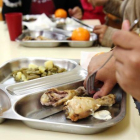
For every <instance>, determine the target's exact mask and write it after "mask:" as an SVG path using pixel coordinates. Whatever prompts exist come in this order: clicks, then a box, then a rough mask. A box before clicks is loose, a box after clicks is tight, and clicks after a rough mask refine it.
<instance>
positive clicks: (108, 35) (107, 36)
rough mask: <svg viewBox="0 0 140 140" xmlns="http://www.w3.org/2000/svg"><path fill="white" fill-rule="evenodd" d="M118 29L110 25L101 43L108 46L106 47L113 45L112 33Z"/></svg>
mask: <svg viewBox="0 0 140 140" xmlns="http://www.w3.org/2000/svg"><path fill="white" fill-rule="evenodd" d="M116 31H118V29H115V28H112V27H108V28H107V30H106V32H105V35H104V37H103V39H102V42H101V45H102V46H106V47H111V46H112V44H113V42H112V35H113V34H114V32H116Z"/></svg>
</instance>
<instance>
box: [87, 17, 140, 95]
mask: <svg viewBox="0 0 140 140" xmlns="http://www.w3.org/2000/svg"><path fill="white" fill-rule="evenodd" d="M139 21H140V18H139V19H136V20H135V21H134V23H133V24H132V25H131V27H130V29H129V31H132V30H133V29H134V28H135V27H136V25H138V23H139ZM113 46H115V45H114V44H113ZM112 56H113V54H111V55H110V56H109V58H108V59H107V60H106V61H105V63H104V64H103V65H102V66H101V67H99V68H98V69H97V70H96V71H94V72H93V73H92V74H91V75H90V76H89V77H88V79H87V83H86V90H87V93H91V92H92V91H93V90H94V91H95V90H96V89H95V87H94V82H95V77H96V74H97V72H98V71H99V70H100V69H101V68H102V67H104V66H105V65H106V63H107V62H108V61H109V60H110V59H111V58H112Z"/></svg>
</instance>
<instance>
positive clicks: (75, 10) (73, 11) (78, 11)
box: [68, 7, 82, 19]
mask: <svg viewBox="0 0 140 140" xmlns="http://www.w3.org/2000/svg"><path fill="white" fill-rule="evenodd" d="M68 12H69V15H70V16H71V17H75V18H77V19H82V10H81V8H79V7H74V8H73V9H69V10H68Z"/></svg>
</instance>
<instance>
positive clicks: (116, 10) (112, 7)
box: [104, 0, 123, 17]
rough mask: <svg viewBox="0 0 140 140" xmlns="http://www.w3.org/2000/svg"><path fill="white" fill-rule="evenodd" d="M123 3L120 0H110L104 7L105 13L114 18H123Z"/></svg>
mask: <svg viewBox="0 0 140 140" xmlns="http://www.w3.org/2000/svg"><path fill="white" fill-rule="evenodd" d="M122 3H123V2H122V1H120V0H108V2H107V3H106V4H105V5H104V11H105V12H106V13H110V14H112V15H114V16H117V17H121V5H122Z"/></svg>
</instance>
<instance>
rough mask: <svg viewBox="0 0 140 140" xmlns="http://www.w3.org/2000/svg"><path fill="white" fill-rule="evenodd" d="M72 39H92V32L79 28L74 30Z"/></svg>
mask: <svg viewBox="0 0 140 140" xmlns="http://www.w3.org/2000/svg"><path fill="white" fill-rule="evenodd" d="M71 39H72V40H77V41H89V39H90V32H89V31H88V30H87V29H85V28H82V27H80V28H77V29H75V30H74V31H73V32H72V36H71Z"/></svg>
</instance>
